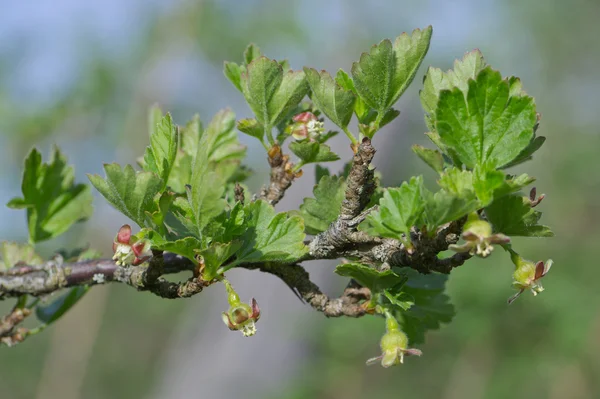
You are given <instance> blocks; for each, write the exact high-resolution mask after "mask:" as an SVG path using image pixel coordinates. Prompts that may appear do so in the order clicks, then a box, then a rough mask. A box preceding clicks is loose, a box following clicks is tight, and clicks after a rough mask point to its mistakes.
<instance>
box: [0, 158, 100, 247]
mask: <svg viewBox="0 0 600 399" xmlns="http://www.w3.org/2000/svg"><path fill="white" fill-rule="evenodd" d="M74 180H75V172H74V169H73V167H70V166H67V159H66V158H65V156H64V155H63V154H61V152H60V151H59V150H58V148H56V149H55V150H54V152H53V153H52V156H51V157H50V162H49V163H42V155H41V154H40V153H39V152H38V151H37V150H36V149H35V148H34V149H33V150H31V152H30V153H29V156H28V157H27V158H26V159H25V170H24V172H23V180H22V183H21V191H22V193H23V197H22V198H14V199H12V200H11V201H10V202H9V203H8V204H7V206H8V207H9V208H13V209H27V224H28V227H29V241H30V243H36V242H40V241H44V240H48V239H51V238H54V237H56V236H58V235H60V234H62V233H64V232H65V231H67V230H68V229H69V228H70V227H71V226H72V225H73V224H74V223H76V222H79V221H82V220H85V219H87V218H89V217H90V216H91V214H92V194H91V192H90V188H89V186H87V185H85V184H75V183H74Z"/></svg>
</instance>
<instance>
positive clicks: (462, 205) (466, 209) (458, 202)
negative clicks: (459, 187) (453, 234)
mask: <svg viewBox="0 0 600 399" xmlns="http://www.w3.org/2000/svg"><path fill="white" fill-rule="evenodd" d="M423 194H424V195H423V197H424V199H425V212H424V221H425V226H426V228H427V231H428V232H429V233H430V234H434V233H435V231H436V229H437V228H438V227H439V226H441V225H443V224H445V223H448V222H451V221H453V220H457V219H460V218H461V217H463V216H465V215H467V214H469V213H471V212H473V211H476V210H477V209H479V201H477V198H476V197H475V193H472V194H470V195H466V196H458V195H457V194H455V193H452V192H448V191H447V190H444V189H441V190H439V191H438V192H436V193H435V194H433V193H431V192H430V191H427V190H424V191H423Z"/></svg>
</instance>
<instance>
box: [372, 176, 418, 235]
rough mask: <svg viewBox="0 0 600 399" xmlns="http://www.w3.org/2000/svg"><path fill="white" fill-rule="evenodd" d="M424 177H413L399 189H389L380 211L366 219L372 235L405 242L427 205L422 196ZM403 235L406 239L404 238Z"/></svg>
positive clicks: (385, 193)
mask: <svg viewBox="0 0 600 399" xmlns="http://www.w3.org/2000/svg"><path fill="white" fill-rule="evenodd" d="M422 186H423V178H422V177H420V176H419V177H413V178H411V179H410V181H409V182H404V183H402V185H401V186H400V187H398V188H388V189H387V190H385V191H384V193H383V198H381V200H380V201H379V210H377V211H374V212H371V213H370V214H369V215H368V216H367V219H366V223H368V225H370V228H369V229H368V230H370V231H371V232H372V233H376V234H377V235H380V236H382V237H390V238H397V239H401V240H405V239H406V237H408V236H409V233H410V228H411V227H412V226H414V225H415V224H416V223H417V221H418V220H419V219H421V216H422V214H423V208H424V206H425V203H424V201H423V197H422V194H421V191H422ZM403 234H405V235H406V237H403Z"/></svg>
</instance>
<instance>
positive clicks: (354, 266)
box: [335, 263, 406, 293]
mask: <svg viewBox="0 0 600 399" xmlns="http://www.w3.org/2000/svg"><path fill="white" fill-rule="evenodd" d="M335 272H336V273H337V274H339V275H340V276H343V277H350V278H353V279H354V280H356V281H358V282H359V283H360V284H361V285H362V286H364V287H367V288H369V289H370V290H371V292H373V293H376V292H380V291H382V290H386V289H390V288H393V287H396V286H401V285H402V284H404V283H405V282H406V277H405V276H402V275H399V274H396V273H395V272H393V271H391V270H386V271H384V272H379V271H377V270H375V269H373V268H371V267H368V266H365V265H363V264H361V263H343V264H341V265H338V266H336V268H335Z"/></svg>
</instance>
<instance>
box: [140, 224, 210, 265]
mask: <svg viewBox="0 0 600 399" xmlns="http://www.w3.org/2000/svg"><path fill="white" fill-rule="evenodd" d="M145 233H146V234H145V237H146V238H148V239H149V240H150V242H151V244H152V248H153V249H159V250H162V251H167V252H172V253H174V254H177V255H181V256H185V257H186V258H188V259H189V260H191V261H192V262H196V260H195V256H196V254H197V253H198V252H199V251H200V250H201V249H202V248H203V245H202V243H201V242H200V241H199V240H198V239H197V238H195V237H185V238H181V239H179V240H175V241H167V240H165V239H164V238H162V237H161V236H160V235H159V234H157V233H156V232H154V231H152V230H150V231H146V232H145Z"/></svg>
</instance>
